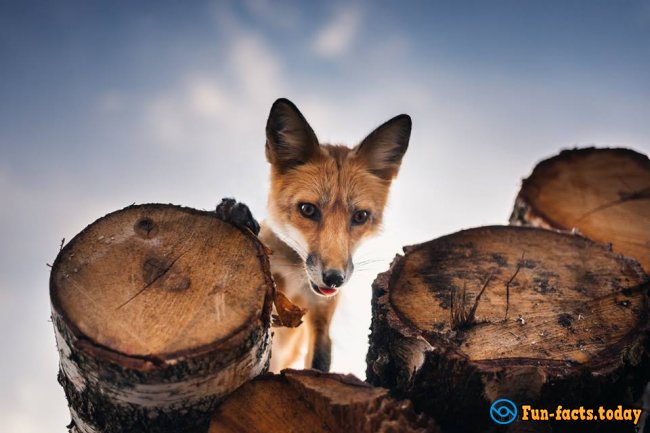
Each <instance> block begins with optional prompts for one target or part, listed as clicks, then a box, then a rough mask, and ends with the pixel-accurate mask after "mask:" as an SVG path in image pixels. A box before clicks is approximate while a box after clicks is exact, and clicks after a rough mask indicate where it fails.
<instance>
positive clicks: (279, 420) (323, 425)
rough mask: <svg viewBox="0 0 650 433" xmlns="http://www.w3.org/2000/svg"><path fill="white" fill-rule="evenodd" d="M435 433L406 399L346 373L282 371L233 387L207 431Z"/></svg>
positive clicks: (249, 432)
mask: <svg viewBox="0 0 650 433" xmlns="http://www.w3.org/2000/svg"><path fill="white" fill-rule="evenodd" d="M242 432H246V433H349V432H354V433H416V432H417V433H437V432H439V430H438V428H437V427H436V425H435V424H434V423H433V421H432V420H430V419H429V418H427V417H426V416H424V415H416V414H415V412H414V411H413V409H412V405H411V403H410V402H407V401H397V400H394V399H393V398H391V397H390V396H389V395H388V390H386V389H383V388H375V387H372V386H370V385H368V384H367V383H365V382H362V381H360V380H359V379H357V378H356V377H354V376H352V375H345V376H344V375H341V374H332V373H321V372H319V371H316V370H300V371H298V370H283V371H282V372H281V373H280V374H277V375H274V374H270V373H269V374H267V375H264V376H260V377H258V378H257V379H255V380H253V381H252V382H249V383H247V384H246V385H244V386H242V387H241V388H239V389H238V390H237V391H236V392H235V393H233V394H232V395H231V396H230V397H228V399H227V400H226V401H225V402H223V403H222V404H221V405H220V406H219V407H218V409H217V411H216V412H215V414H214V416H213V418H212V422H211V424H210V430H209V433H242Z"/></svg>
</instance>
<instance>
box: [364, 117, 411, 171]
mask: <svg viewBox="0 0 650 433" xmlns="http://www.w3.org/2000/svg"><path fill="white" fill-rule="evenodd" d="M410 137H411V117H410V116H408V115H407V114H400V115H399V116H396V117H393V118H392V119H390V120H389V121H388V122H386V123H384V124H383V125H381V126H379V127H378V128H377V129H375V130H374V131H372V132H371V133H370V134H369V135H368V136H367V137H366V138H365V139H364V140H363V141H362V142H361V144H359V145H358V146H357V148H356V152H357V155H358V156H359V157H360V158H362V159H363V160H364V161H365V163H366V166H367V167H368V169H369V170H370V172H371V173H373V174H374V175H376V176H378V177H380V178H381V179H384V180H392V179H393V178H394V177H395V176H396V175H397V172H398V171H399V166H400V164H401V163H402V157H403V156H404V153H406V149H407V148H408V145H409V138H410Z"/></svg>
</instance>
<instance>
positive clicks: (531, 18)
mask: <svg viewBox="0 0 650 433" xmlns="http://www.w3.org/2000/svg"><path fill="white" fill-rule="evenodd" d="M649 77H650V2H648V1H628V0H622V1H600V0H589V1H566V0H565V1H548V0H547V1H521V0H511V1H506V0H499V1H469V2H458V1H422V2H391V1H380V2H369V1H366V2H337V1H333V2H323V3H317V2H273V3H271V2H270V1H267V0H244V1H241V2H235V1H232V2H214V1H213V2H201V1H196V2H182V1H164V2H137V3H136V2H121V3H118V2H100V1H60V2H35V1H14V2H7V1H4V0H1V1H0V199H1V200H2V203H3V206H2V211H1V212H0V238H1V239H2V240H3V248H2V249H1V250H0V345H1V346H2V347H3V348H5V349H6V351H5V353H6V355H5V356H3V357H2V360H1V361H0V362H2V368H0V389H1V390H2V391H1V393H0V423H1V424H4V425H0V429H1V430H2V431H8V432H16V433H24V432H46V431H54V432H64V431H65V429H64V426H65V424H66V422H67V420H68V414H67V408H66V404H65V400H64V398H63V392H62V390H61V389H60V387H59V386H58V384H57V383H56V369H57V359H58V358H57V354H56V350H55V347H54V339H53V333H52V329H51V324H50V323H49V322H48V316H49V301H48V296H47V287H48V277H49V270H48V268H47V267H46V265H45V264H46V263H51V262H52V261H53V260H54V257H55V256H56V253H57V251H58V245H59V242H60V240H61V238H63V237H65V238H66V239H70V238H71V237H72V236H74V235H75V234H76V233H78V232H79V231H80V230H81V229H82V228H83V227H84V226H85V225H87V224H89V223H90V222H92V221H94V220H95V219H96V218H98V217H100V216H102V215H104V214H105V213H108V212H110V211H113V210H115V209H119V208H121V207H124V206H126V205H129V204H131V203H133V202H137V203H144V202H164V203H166V202H171V203H176V204H182V205H187V206H193V207H197V208H206V209H209V208H212V207H213V206H214V204H215V203H216V202H217V201H218V199H219V198H220V197H222V196H226V195H230V196H236V197H237V198H240V199H241V200H244V201H246V202H247V203H249V205H250V206H251V208H252V209H253V211H254V214H255V215H256V216H258V218H259V219H263V218H264V215H265V200H266V190H267V176H268V168H267V165H266V162H265V160H264V153H263V144H264V125H265V122H266V116H267V114H268V110H269V108H270V106H271V104H272V102H273V101H274V100H275V99H276V98H278V97H288V98H290V99H292V100H293V101H294V102H295V103H296V104H297V105H298V107H299V108H300V109H301V110H302V112H303V113H304V114H305V116H306V118H307V119H308V120H309V121H310V123H311V124H312V126H313V127H314V130H315V131H316V133H317V135H318V136H319V138H320V139H321V141H332V142H337V143H338V142H342V143H347V144H349V145H354V144H356V143H357V142H359V141H360V140H361V139H362V138H363V137H364V136H365V135H366V134H367V133H368V132H370V131H371V130H372V129H373V128H374V127H375V126H377V125H378V124H380V123H382V122H383V121H385V120H387V119H388V118H390V117H392V116H394V115H397V114H399V113H402V112H405V113H409V114H410V115H411V116H412V118H413V135H412V140H411V146H410V148H409V150H408V152H407V154H406V156H405V159H404V163H403V167H402V171H401V173H400V176H399V178H398V180H397V181H396V183H395V185H394V188H393V191H392V199H391V203H390V207H389V208H388V210H387V212H386V218H385V231H384V234H383V235H382V236H381V237H380V238H378V239H377V240H375V241H373V242H371V243H369V244H368V245H367V246H366V248H365V249H363V250H362V251H361V252H360V259H370V260H373V262H372V263H373V265H372V266H369V267H367V268H365V269H360V270H359V271H358V272H357V273H356V275H355V277H354V279H353V280H352V281H351V283H350V285H349V288H348V289H347V290H346V291H344V293H343V296H344V297H343V300H342V303H341V306H340V308H339V313H337V316H336V318H335V324H334V329H333V336H334V368H335V369H337V370H339V371H351V372H354V373H355V374H357V375H358V376H360V377H363V375H364V368H365V367H364V358H365V350H366V349H365V344H366V338H367V329H368V326H369V318H370V309H369V298H370V289H369V284H370V282H371V281H372V279H373V278H374V276H375V275H376V274H377V273H378V272H380V271H383V270H385V269H386V268H387V266H388V262H389V260H390V259H391V258H392V257H393V255H394V254H395V253H396V252H398V251H399V249H400V247H401V246H402V245H405V244H410V243H417V242H422V241H425V240H428V239H431V238H434V237H437V236H440V235H443V234H446V233H450V232H453V231H456V230H459V229H462V228H467V227H471V226H478V225H484V224H500V223H505V222H506V221H507V217H508V215H509V212H510V210H511V206H512V204H513V201H514V197H515V195H516V192H517V190H518V188H519V182H520V180H521V178H522V177H525V176H526V175H528V174H529V173H530V171H531V170H532V168H533V166H534V164H535V163H536V162H537V161H539V160H540V159H542V158H545V157H548V156H550V155H552V154H555V153H556V152H558V151H559V150H560V149H562V148H566V147H574V146H586V145H597V146H624V147H631V148H633V149H636V150H639V151H642V152H644V153H648V151H649V150H650V120H649V119H650V78H649Z"/></svg>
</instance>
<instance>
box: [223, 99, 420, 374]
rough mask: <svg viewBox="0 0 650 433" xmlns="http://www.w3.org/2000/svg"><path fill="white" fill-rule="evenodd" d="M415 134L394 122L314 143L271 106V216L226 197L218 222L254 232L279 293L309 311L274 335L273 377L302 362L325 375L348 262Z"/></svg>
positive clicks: (283, 109) (378, 213)
mask: <svg viewBox="0 0 650 433" xmlns="http://www.w3.org/2000/svg"><path fill="white" fill-rule="evenodd" d="M410 135H411V117H410V116H408V115H407V114H400V115H398V116H395V117H393V118H392V119H390V120H388V121H386V122H385V123H383V124H381V125H380V126H378V127H377V128H376V129H374V130H373V131H372V132H371V133H370V134H368V136H367V137H366V138H364V139H363V140H362V141H361V142H360V143H359V144H358V145H356V146H355V147H352V148H350V147H347V146H344V145H340V144H329V143H320V142H319V140H318V139H317V137H316V134H315V133H314V130H313V129H312V128H311V126H310V125H309V123H308V122H307V120H306V119H305V117H304V116H303V114H302V113H301V112H300V111H299V110H298V108H297V107H296V105H294V104H293V103H292V102H291V101H289V100H288V99H285V98H280V99H278V100H276V101H275V102H274V103H273V105H272V106H271V110H270V113H269V116H268V120H267V123H266V144H265V155H266V160H267V161H268V163H269V164H270V189H269V193H268V200H267V218H266V219H265V220H264V221H262V223H261V224H259V223H257V221H256V220H254V218H253V217H252V214H251V212H250V210H249V209H248V207H247V206H246V205H245V204H243V203H238V202H236V201H235V200H234V199H224V200H223V201H222V203H221V204H220V205H219V206H218V207H217V214H218V215H219V216H220V217H221V218H222V219H226V220H230V221H231V222H234V223H235V224H237V225H241V226H245V227H248V228H249V229H251V230H252V231H253V232H254V233H256V234H258V236H259V239H260V240H261V241H262V243H264V244H265V245H266V246H267V247H268V248H269V249H270V250H271V251H272V254H271V255H270V257H269V260H270V266H271V274H272V276H273V279H274V281H275V284H276V290H278V291H280V292H282V293H283V294H284V295H285V296H286V297H287V298H288V299H289V300H290V301H291V302H293V303H294V304H296V305H298V306H299V307H301V308H304V309H306V311H307V312H306V314H305V316H304V323H303V324H302V325H301V326H299V327H297V328H286V327H285V328H275V332H274V334H275V335H274V336H273V342H272V348H271V360H270V366H269V370H270V371H272V372H279V371H280V370H282V369H284V368H287V367H289V366H291V365H292V364H294V363H296V362H298V361H299V357H300V355H301V353H302V349H303V348H304V347H305V345H306V348H307V354H306V357H305V359H304V366H305V368H313V369H317V370H321V371H325V372H327V371H329V369H330V365H331V347H332V342H331V338H330V324H331V321H332V317H333V315H334V312H335V310H336V307H337V305H338V301H339V296H338V295H339V292H340V291H341V290H343V289H344V286H345V285H346V283H347V282H348V281H349V280H350V277H351V276H352V274H353V272H354V260H353V255H354V253H355V251H356V250H357V248H358V247H359V245H360V244H361V243H362V242H363V241H364V240H366V239H368V238H369V237H371V236H374V235H376V234H377V233H378V232H379V230H380V228H381V225H382V216H383V211H384V208H385V206H386V202H387V198H388V193H389V189H390V186H391V184H392V182H393V180H394V178H395V177H396V176H397V174H398V171H399V168H400V165H401V162H402V158H403V156H404V154H405V152H406V150H407V148H408V144H409V139H410Z"/></svg>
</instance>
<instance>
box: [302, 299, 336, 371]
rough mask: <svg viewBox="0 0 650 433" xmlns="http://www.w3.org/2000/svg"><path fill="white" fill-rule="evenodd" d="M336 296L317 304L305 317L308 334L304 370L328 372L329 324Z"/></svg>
mask: <svg viewBox="0 0 650 433" xmlns="http://www.w3.org/2000/svg"><path fill="white" fill-rule="evenodd" d="M337 304H338V296H337V297H335V298H333V299H328V300H327V301H324V302H323V303H321V304H319V305H318V307H317V308H314V309H313V310H311V311H309V312H308V313H307V315H306V316H305V320H306V322H307V323H305V324H306V325H307V333H308V343H307V344H308V346H307V358H305V368H314V369H316V370H321V371H325V372H327V371H329V370H330V364H331V362H332V340H331V338H330V323H331V322H332V316H333V315H334V310H336V305H337Z"/></svg>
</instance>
